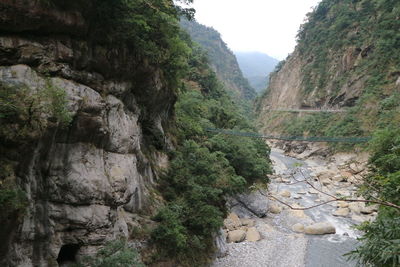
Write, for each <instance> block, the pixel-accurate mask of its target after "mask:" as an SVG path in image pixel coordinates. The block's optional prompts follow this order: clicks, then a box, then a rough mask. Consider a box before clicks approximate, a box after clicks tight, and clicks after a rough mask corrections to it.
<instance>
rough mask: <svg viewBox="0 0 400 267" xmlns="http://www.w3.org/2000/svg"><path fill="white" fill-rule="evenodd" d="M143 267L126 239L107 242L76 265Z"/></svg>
mask: <svg viewBox="0 0 400 267" xmlns="http://www.w3.org/2000/svg"><path fill="white" fill-rule="evenodd" d="M83 266H90V267H132V266H134V267H144V266H145V265H144V264H142V263H141V262H140V259H139V254H138V253H137V251H136V250H135V249H133V248H130V247H129V246H128V244H127V242H126V241H123V240H116V241H112V242H109V243H107V244H106V245H105V247H103V248H102V249H100V250H99V251H98V252H97V253H96V255H95V256H91V257H85V258H84V259H83V260H82V262H81V263H79V264H77V267H83Z"/></svg>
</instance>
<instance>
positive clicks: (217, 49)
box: [181, 19, 257, 99]
mask: <svg viewBox="0 0 400 267" xmlns="http://www.w3.org/2000/svg"><path fill="white" fill-rule="evenodd" d="M181 26H182V28H183V29H185V30H186V31H187V32H188V33H189V34H190V36H191V37H192V39H193V40H194V41H195V42H197V43H199V44H200V45H201V46H202V47H203V48H204V49H205V50H206V51H207V53H208V56H209V60H210V63H211V65H212V66H213V68H214V70H215V72H216V73H217V76H218V78H220V80H222V81H223V82H224V84H225V86H226V87H227V89H228V90H230V91H233V92H234V93H235V94H236V95H237V94H239V96H240V97H241V98H244V99H254V98H255V97H256V96H257V93H256V91H255V90H254V88H253V87H251V86H250V84H249V81H248V80H247V79H246V78H244V76H243V74H242V71H241V69H240V67H239V64H238V62H237V60H236V57H235V55H234V54H233V52H232V51H231V50H230V49H229V48H228V46H227V45H226V43H225V42H224V41H223V40H222V38H221V35H220V33H219V32H217V31H216V30H214V29H213V28H211V27H207V26H204V25H201V24H199V23H197V22H196V21H188V20H185V19H182V20H181Z"/></svg>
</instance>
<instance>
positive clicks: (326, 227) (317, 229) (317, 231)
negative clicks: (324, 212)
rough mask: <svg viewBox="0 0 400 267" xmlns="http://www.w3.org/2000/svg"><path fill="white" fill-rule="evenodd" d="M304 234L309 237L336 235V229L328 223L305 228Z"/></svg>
mask: <svg viewBox="0 0 400 267" xmlns="http://www.w3.org/2000/svg"><path fill="white" fill-rule="evenodd" d="M304 232H305V233H306V234H309V235H325V234H334V233H336V229H335V227H334V226H333V225H332V224H330V223H329V222H322V223H315V224H312V225H309V226H306V227H305V228H304Z"/></svg>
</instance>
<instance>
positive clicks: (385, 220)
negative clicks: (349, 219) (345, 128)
mask: <svg viewBox="0 0 400 267" xmlns="http://www.w3.org/2000/svg"><path fill="white" fill-rule="evenodd" d="M370 150H371V157H370V161H369V164H370V170H371V173H370V175H369V176H368V177H367V178H366V185H365V186H364V187H363V188H362V193H363V194H364V196H365V197H366V198H367V199H374V198H376V197H378V198H380V199H382V200H383V201H388V202H392V203H394V204H396V205H400V130H399V129H398V128H397V127H391V128H386V129H383V130H378V131H377V132H376V133H375V135H374V138H373V140H372V141H371V144H370ZM361 229H362V230H364V231H365V235H364V236H363V237H362V238H361V239H360V240H361V241H362V245H361V246H360V247H359V248H357V249H356V250H355V251H354V252H353V254H352V257H353V258H357V259H358V260H359V261H360V263H362V264H372V265H374V266H398V265H399V264H400V257H399V253H400V243H399V239H400V211H399V210H396V209H394V208H390V207H381V208H380V209H379V213H378V218H377V219H376V220H375V221H374V222H372V223H367V224H365V225H364V226H362V227H361Z"/></svg>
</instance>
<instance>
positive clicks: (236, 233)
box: [228, 230, 246, 243]
mask: <svg viewBox="0 0 400 267" xmlns="http://www.w3.org/2000/svg"><path fill="white" fill-rule="evenodd" d="M245 238H246V232H245V231H244V230H233V231H230V232H229V233H228V243H239V242H242V241H243V240H244V239H245Z"/></svg>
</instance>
